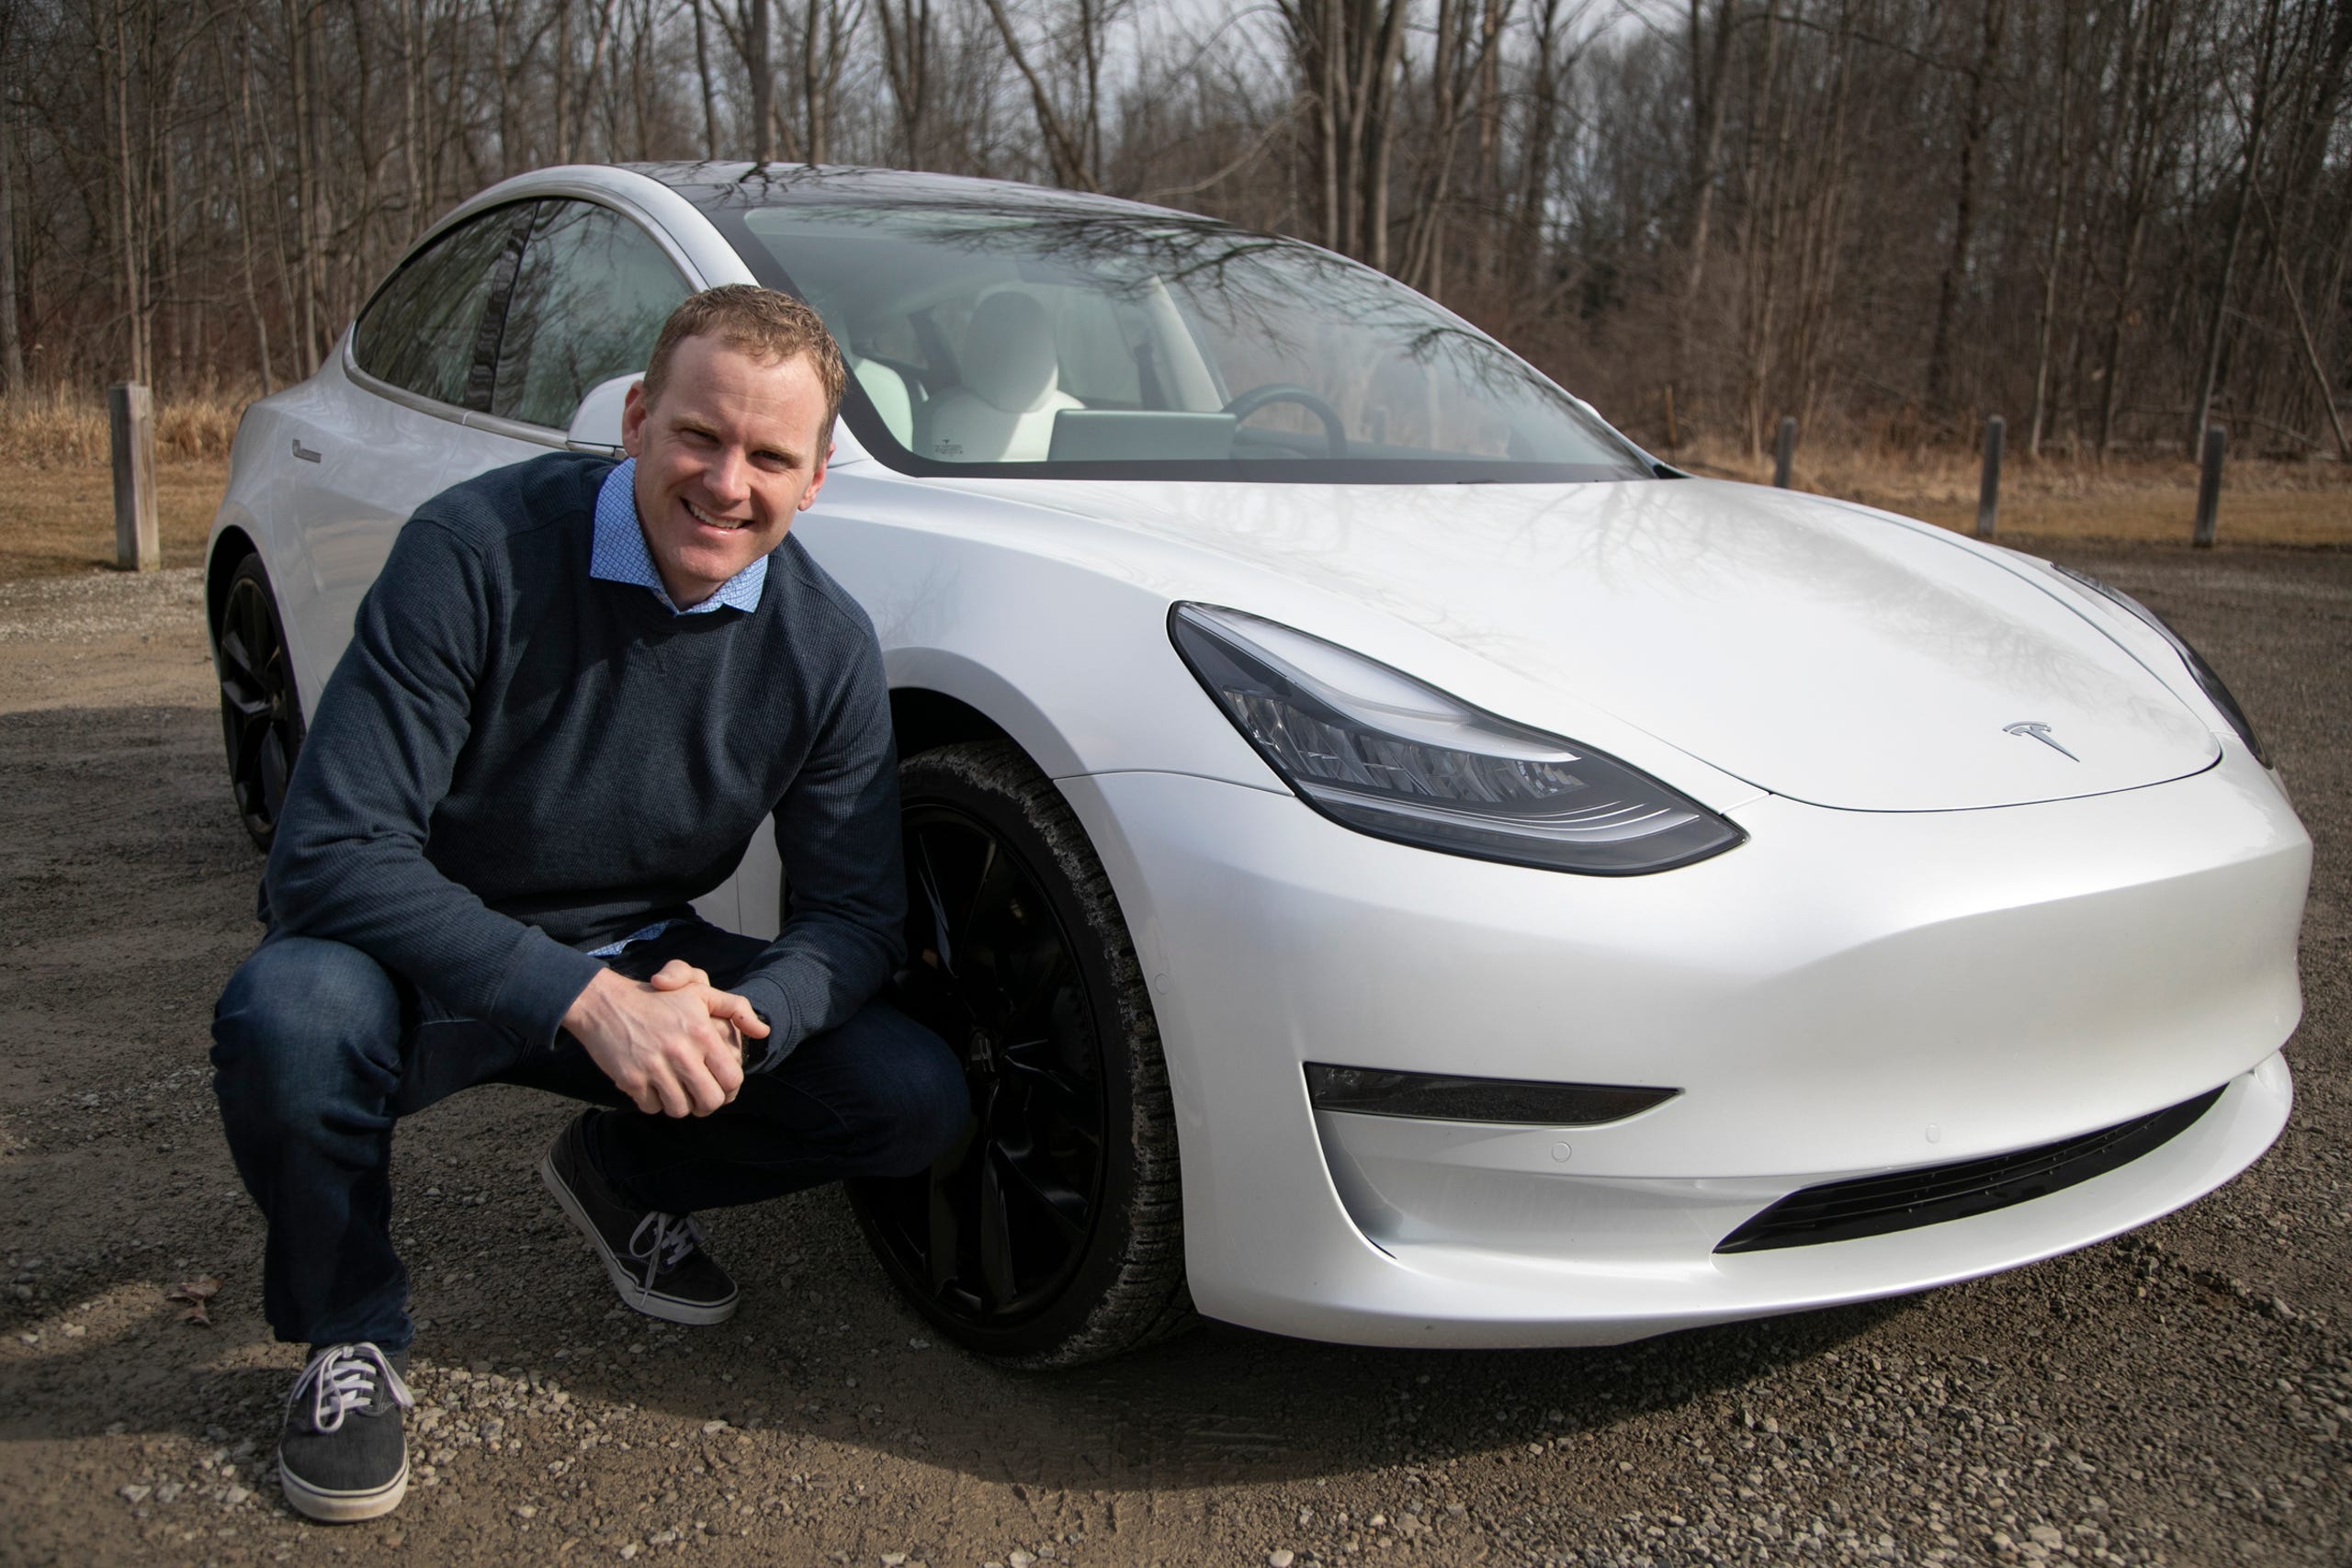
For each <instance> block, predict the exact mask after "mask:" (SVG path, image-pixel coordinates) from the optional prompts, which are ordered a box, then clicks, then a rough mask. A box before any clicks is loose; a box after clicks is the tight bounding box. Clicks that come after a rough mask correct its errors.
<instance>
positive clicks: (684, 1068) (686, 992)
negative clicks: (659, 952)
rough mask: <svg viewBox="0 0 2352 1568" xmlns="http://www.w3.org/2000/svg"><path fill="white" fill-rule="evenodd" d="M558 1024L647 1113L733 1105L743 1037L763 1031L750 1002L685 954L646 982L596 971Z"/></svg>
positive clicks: (699, 1111) (703, 1112) (702, 1111)
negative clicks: (720, 984) (716, 981)
mask: <svg viewBox="0 0 2352 1568" xmlns="http://www.w3.org/2000/svg"><path fill="white" fill-rule="evenodd" d="M563 1027H564V1028H565V1029H567V1030H569V1031H570V1032H571V1036H572V1038H573V1039H575V1040H577V1041H579V1042H580V1043H581V1044H582V1046H583V1047H585V1048H586V1050H587V1052H588V1056H589V1059H590V1060H591V1061H593V1062H594V1063H595V1064H596V1066H598V1067H599V1068H600V1069H602V1071H603V1072H604V1075H605V1077H608V1078H610V1079H612V1080H613V1083H614V1086H615V1087H616V1088H617V1089H619V1090H620V1091H621V1092H622V1093H623V1094H625V1095H627V1096H628V1098H629V1100H631V1101H632V1102H634V1103H635V1105H636V1106H637V1108H638V1109H639V1111H644V1112H645V1113H646V1114H647V1115H649V1116H651V1115H662V1116H707V1115H709V1114H710V1113H711V1112H712V1111H716V1110H718V1108H719V1107H720V1106H722V1105H727V1104H729V1103H731V1102H732V1101H733V1100H734V1099H735V1095H736V1092H737V1091H738V1090H740V1089H741V1088H742V1087H743V1041H744V1039H745V1038H746V1037H749V1038H751V1039H753V1040H763V1039H765V1038H766V1037H767V1032H768V1026H767V1025H766V1024H765V1023H763V1022H762V1021H760V1015H759V1014H758V1013H757V1012H754V1011H753V1010H752V1004H751V1003H750V1002H748V1001H746V1000H744V999H743V998H741V997H739V996H737V995H735V994H734V993H733V992H732V991H722V990H719V989H718V987H715V986H713V985H712V984H711V983H710V976H708V975H707V974H705V973H704V972H703V971H702V970H700V969H697V968H695V966H694V965H693V964H689V963H687V962H686V961H685V960H684V959H683V958H673V959H672V960H670V962H669V963H667V964H663V965H662V967H661V968H660V969H659V970H658V971H656V972H655V974H654V975H653V976H652V977H651V978H650V979H646V980H631V979H629V978H628V977H627V976H621V975H616V974H615V973H614V972H613V971H612V970H610V969H602V970H599V971H598V972H597V974H596V977H595V978H594V980H591V981H590V982H589V983H588V987H587V989H585V990H583V991H582V992H581V993H580V995H579V996H578V997H577V998H573V1000H572V1003H571V1008H570V1009H569V1010H566V1011H565V1013H564V1015H563Z"/></svg>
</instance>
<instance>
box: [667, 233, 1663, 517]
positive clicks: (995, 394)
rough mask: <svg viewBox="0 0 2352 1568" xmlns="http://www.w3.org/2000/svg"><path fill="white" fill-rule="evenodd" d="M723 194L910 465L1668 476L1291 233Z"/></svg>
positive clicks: (1394, 289) (1486, 347)
mask: <svg viewBox="0 0 2352 1568" xmlns="http://www.w3.org/2000/svg"><path fill="white" fill-rule="evenodd" d="M714 216H718V214H714ZM725 218H726V219H727V220H732V221H724V220H723V221H724V226H725V227H728V228H729V229H736V230H737V234H736V243H737V245H738V248H739V249H741V250H742V251H744V252H745V254H746V258H747V259H748V260H749V261H751V262H752V266H753V270H754V271H755V272H758V273H761V274H763V280H764V281H768V282H771V283H774V284H775V285H776V286H778V287H782V288H788V289H790V290H791V291H793V292H794V293H797V294H798V295H800V296H801V297H802V298H803V299H807V300H808V301H809V303H810V304H811V305H813V306H815V307H816V309H817V310H818V312H819V313H820V314H821V315H822V316H823V317H824V319H825V323H826V325H827V326H829V327H830V328H831V330H832V333H833V335H834V337H835V338H837V339H838V340H840V342H841V344H842V348H843V350H844V351H845V353H846V355H847V356H848V359H849V362H850V367H851V373H852V378H853V381H854V387H853V389H852V392H851V394H850V396H849V397H848V399H847V400H846V401H845V411H846V412H847V413H848V415H849V417H850V423H851V427H852V428H853V429H854V431H855V432H856V433H857V435H858V437H859V439H860V440H862V441H863V442H865V445H866V446H867V447H868V448H869V449H870V450H872V451H873V452H874V453H875V454H876V456H877V457H881V458H882V459H883V460H884V461H886V462H888V463H890V464H891V465H892V466H894V467H898V468H906V469H909V470H911V471H914V472H919V473H972V472H989V473H1008V474H1009V473H1012V472H1019V473H1023V474H1026V475H1034V476H1038V477H1046V478H1053V477H1072V478H1110V479H1120V478H1138V479H1141V478H1173V479H1234V478H1247V479H1303V480H1315V481H1319V482H1363V481H1370V482H1382V481H1388V482H1428V481H1432V480H1520V481H1553V482H1556V481H1559V480H1563V479H1636V478H1648V477H1651V476H1652V474H1653V470H1652V469H1651V468H1650V467H1649V465H1648V463H1647V462H1646V461H1645V459H1644V458H1643V457H1642V456H1641V454H1640V453H1639V452H1637V451H1636V450H1634V448H1633V447H1632V446H1630V445H1629V444H1628V443H1627V442H1626V441H1625V440H1624V439H1623V437H1622V436H1620V435H1618V434H1616V433H1615V432H1614V431H1612V430H1611V429H1610V428H1609V427H1608V426H1607V425H1606V424H1604V423H1602V422H1601V421H1600V420H1599V419H1598V418H1596V417H1595V416H1594V415H1593V414H1591V413H1590V412H1589V411H1587V410H1586V409H1585V408H1583V406H1582V405H1580V404H1578V403H1577V401H1576V400H1574V399H1571V398H1569V397H1567V396H1566V394H1565V393H1563V392H1561V391H1560V389H1558V388H1556V387H1555V386H1553V385H1552V384H1551V383H1550V382H1549V381H1547V380H1545V379H1544V378H1543V377H1542V376H1541V375H1539V374H1538V373H1537V372H1536V371H1535V370H1534V369H1532V367H1529V366H1528V365H1527V364H1526V363H1525V362H1524V361H1522V360H1521V359H1520V358H1518V357H1517V356H1516V355H1513V354H1511V353H1510V351H1509V350H1508V349H1505V348H1504V347H1502V346H1501V345H1500V344H1498V343H1496V342H1495V341H1494V340H1493V339H1492V338H1489V337H1487V336H1486V335H1485V334H1484V333H1480V332H1478V331H1477V330H1476V329H1475V328H1473V327H1471V326H1469V325H1467V324H1466V323H1464V322H1463V321H1459V320H1457V319H1455V318H1454V317H1453V316H1451V315H1448V314H1447V313H1446V312H1445V311H1443V310H1440V309H1439V308H1438V307H1436V306H1435V305H1432V304H1431V303H1430V301H1428V300H1427V299H1422V298H1421V297H1420V296H1419V295H1418V294H1415V293H1414V292H1412V291H1411V290H1410V289H1408V288H1404V287H1403V286H1401V285H1399V284H1397V283H1395V282H1393V281H1392V280H1390V279H1389V278H1387V277H1385V276H1382V275H1381V274H1379V273H1377V272H1374V271H1373V270H1372V269H1370V268H1368V267H1364V266H1361V265H1357V264H1355V263H1353V262H1351V261H1347V260H1345V259H1343V258H1341V257H1340V256H1336V255H1333V254H1330V253H1329V252H1327V251H1322V250H1318V249H1317V248H1315V247H1314V246H1312V245H1306V244H1302V243H1298V242H1295V241H1291V240H1283V239H1276V238H1271V237H1268V236H1265V235H1259V234H1250V233H1245V232H1242V231H1238V230H1234V229H1230V228H1227V227H1226V226H1225V225H1223V224H1220V223H1216V222H1213V221H1211V220H1206V219H1193V218H1187V217H1183V216H1181V215H1178V214H1172V213H1171V214H1158V213H1138V214H1136V215H1133V216H1129V215H1126V214H1123V213H1116V212H1109V213H1106V212H1105V211H1104V210H1103V209H1100V208H1094V207H1072V208H1069V209H1059V208H1054V207H1044V208H1042V209H1041V208H1038V207H1024V206H1017V205H1006V206H1003V207H1000V208H989V207H981V206H977V205H956V206H944V207H933V206H883V205H863V204H845V203H830V202H814V203H795V204H791V205H786V206H775V207H762V208H753V209H749V210H742V209H737V210H736V211H733V212H729V213H728V214H726V215H725ZM738 225H740V229H738Z"/></svg>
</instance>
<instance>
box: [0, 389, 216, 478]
mask: <svg viewBox="0 0 2352 1568" xmlns="http://www.w3.org/2000/svg"><path fill="white" fill-rule="evenodd" d="M251 401H252V399H251V398H232V397H225V396H223V397H207V398H176V399H174V400H171V401H169V402H166V403H163V404H160V405H158V406H157V408H156V410H155V456H156V457H157V459H158V460H160V461H164V462H169V461H173V460H175V459H189V460H193V459H199V458H226V457H228V456H229V443H230V441H231V439H232V438H233V437H234V436H235V435H236V434H237V420H238V418H239V416H241V415H242V414H243V412H245V405H246V404H247V403H249V402H251ZM106 461H107V405H106V400H105V398H104V397H103V396H96V397H91V396H81V397H76V396H72V395H69V394H67V393H66V392H64V391H63V390H62V389H51V390H49V391H47V392H29V393H25V394H23V395H20V396H17V397H13V398H0V464H5V465H6V466H7V467H8V468H19V467H22V468H77V467H82V466H85V465H88V464H92V463H99V464H103V463H105V462H106Z"/></svg>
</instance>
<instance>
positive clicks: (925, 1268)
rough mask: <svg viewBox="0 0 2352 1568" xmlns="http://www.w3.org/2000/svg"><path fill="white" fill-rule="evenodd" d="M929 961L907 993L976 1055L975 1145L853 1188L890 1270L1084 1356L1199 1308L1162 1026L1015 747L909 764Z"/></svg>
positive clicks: (991, 1322) (899, 993)
mask: <svg viewBox="0 0 2352 1568" xmlns="http://www.w3.org/2000/svg"><path fill="white" fill-rule="evenodd" d="M899 793H900V797H901V801H902V809H903V812H904V817H903V821H904V825H905V841H906V856H907V898H908V913H907V945H908V950H909V953H910V959H909V963H908V966H907V968H906V970H904V971H903V972H902V973H901V974H900V975H899V979H898V983H897V986H896V988H895V991H894V999H895V1000H896V1002H897V1004H898V1005H899V1007H900V1008H901V1009H903V1010H905V1011H906V1012H908V1013H909V1014H910V1016H912V1017H914V1018H917V1019H919V1020H921V1021H922V1022H923V1023H924V1024H926V1025H928V1026H929V1027H930V1028H931V1029H933V1031H934V1032H937V1033H938V1034H939V1035H940V1036H941V1037H942V1038H943V1039H944V1040H946V1041H947V1043H949V1045H950V1046H952V1047H953V1048H954V1049H955V1051H956V1054H957V1055H958V1056H959V1057H961V1058H962V1061H963V1064H964V1072H965V1077H966V1079H967V1082H968V1083H969V1085H970V1087H971V1092H972V1121H971V1122H970V1123H968V1125H967V1131H966V1134H965V1136H964V1138H963V1139H962V1140H961V1141H959V1143H958V1144H957V1145H956V1147H955V1148H954V1149H952V1150H950V1151H949V1153H948V1154H947V1155H946V1156H944V1157H943V1158H942V1159H941V1160H940V1161H939V1162H938V1164H936V1165H935V1166H934V1167H933V1168H932V1169H930V1170H929V1171H927V1172H924V1173H922V1174H921V1175H918V1176H913V1177H908V1178H905V1179H899V1180H895V1181H864V1182H858V1183H854V1184H853V1187H852V1190H851V1199H852V1201H853V1203H854V1206H855V1208H856V1210H857V1214H858V1219H859V1221H860V1223H861V1224H863V1225H864V1227H865V1234H866V1239H867V1240H868V1242H870V1243H871V1244H872V1246H873V1247H874V1250H875V1252H876V1255H877V1256H878V1257H879V1258H881V1260H882V1263H883V1266H884V1268H885V1269H886V1270H887V1271H888V1273H889V1275H890V1277H891V1279H892V1280H894V1281H895V1282H896V1283H897V1285H898V1286H899V1289H900V1290H901V1291H903V1292H905V1293H906V1294H907V1295H908V1297H909V1298H910V1300H911V1301H912V1302H913V1303H914V1304H915V1305H916V1307H917V1308H919V1309H920V1310H921V1311H922V1314H923V1315H924V1316H926V1317H927V1318H929V1319H930V1320H931V1322H932V1323H933V1325H936V1326H937V1327H938V1328H939V1329H940V1330H941V1331H942V1332H943V1333H944V1334H945V1335H947V1336H948V1337H950V1338H953V1339H955V1340H956V1342H957V1343H959V1344H962V1345H964V1346H966V1347H967V1348H971V1349H974V1350H977V1351H979V1352H981V1353H982V1354H985V1355H988V1356H990V1357H993V1358H996V1359H1001V1360H1005V1361H1008V1362H1011V1363H1013V1364H1016V1365H1022V1366H1032V1367H1051V1366H1072V1365H1076V1364H1078V1363H1080V1362H1083V1361H1091V1360H1098V1359H1103V1358H1104V1357H1107V1356H1114V1355H1117V1354H1119V1353H1121V1352H1122V1351H1125V1350H1128V1349H1132V1348H1136V1347H1137V1346H1139V1345H1143V1344H1146V1343H1148V1342H1149V1341H1151V1340H1154V1339H1157V1338H1160V1337H1164V1336H1165V1335H1168V1334H1170V1333H1172V1332H1174V1331H1176V1330H1178V1329H1180V1328H1182V1327H1183V1326H1185V1325H1188V1324H1189V1323H1191V1322H1192V1321H1193V1314H1192V1303H1191V1298H1190V1297H1189V1295H1187V1293H1186V1292H1185V1289H1184V1256H1183V1254H1184V1245H1183V1224H1182V1206H1181V1201H1180V1196H1179V1192H1178V1177H1177V1159H1176V1132H1175V1122H1174V1117H1173V1113H1172V1111H1171V1109H1170V1100H1169V1093H1168V1077H1167V1070H1166V1067H1165V1066H1164V1065H1163V1064H1162V1062H1161V1060H1160V1056H1159V1032H1158V1029H1157V1027H1156V1026H1155V1024H1154V1022H1153V1020H1152V1013H1151V1004H1150V1000H1149V998H1148V996H1147V994H1146V992H1145V988H1144V983H1143V976H1142V972H1141V971H1140V969H1139V968H1138V967H1137V965H1136V957H1135V952H1134V948H1133V946H1132V944H1131V943H1130V942H1129V941H1128V938H1127V932H1126V927H1125V922H1124V921H1122V920H1121V919H1120V917H1119V910H1118V904H1117V900H1116V899H1115V898H1114V897H1113V895H1112V892H1111V886H1110V882H1109V879H1108V878H1107V877H1105V876H1104V875H1103V867H1102V864H1101V863H1100V862H1099V861H1098V860H1096V858H1095V855H1094V852H1093V849H1092V847H1091V845H1089V844H1088V842H1087V840H1086V836H1085V833H1084V831H1083V830H1082V829H1080V826H1079V824H1078V820H1077V818H1075V817H1074V816H1073V815H1072V814H1071V812H1070V809H1069V805H1068V804H1067V803H1066V802H1065V801H1064V800H1063V799H1062V797H1061V794H1060V792H1059V791H1058V790H1057V789H1056V788H1055V787H1054V785H1053V784H1052V783H1051V782H1050V781H1049V780H1047V779H1046V776H1045V775H1044V774H1043V773H1039V772H1038V771H1037V769H1036V768H1035V766H1034V765H1032V764H1031V763H1030V761H1029V760H1028V759H1027V758H1026V757H1024V756H1023V755H1022V753H1021V752H1020V751H1019V750H1016V749H1015V748H1013V747H1012V746H1011V745H1008V744H1005V743H1001V742H988V743H968V744H958V745H955V746H948V747H943V748H941V749H939V750H934V751H927V752H924V753H922V754H921V755H919V756H915V757H911V758H909V759H908V760H907V761H905V762H903V763H902V764H901V765H900V767H899Z"/></svg>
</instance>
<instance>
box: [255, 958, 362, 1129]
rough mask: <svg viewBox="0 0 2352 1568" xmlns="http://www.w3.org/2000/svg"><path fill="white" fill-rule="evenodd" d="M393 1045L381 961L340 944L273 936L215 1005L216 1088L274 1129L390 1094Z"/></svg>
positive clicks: (310, 1120) (313, 1119)
mask: <svg viewBox="0 0 2352 1568" xmlns="http://www.w3.org/2000/svg"><path fill="white" fill-rule="evenodd" d="M400 1038H401V996H400V990H399V987H397V986H396V985H394V983H393V981H392V977H391V976H390V975H389V974H387V973H386V972H385V970H384V968H383V966H382V965H381V964H378V963H377V962H376V961H375V960H374V959H372V958H370V957H368V955H367V954H366V953H362V952H360V951H359V950H358V949H357V948H356V947H350V946H346V945H345V944H344V943H342V942H323V941H319V940H317V939H314V938H310V937H277V938H273V939H271V940H270V941H267V942H264V943H263V944H262V945H261V946H260V947H259V948H257V949H255V950H254V953H253V955H252V956H251V957H249V958H247V959H246V960H245V961H244V963H243V964H241V965H239V966H238V969H237V972H236V974H234V975H232V976H230V979H229V984H228V986H227V987H225V988H224V989H223V990H222V991H221V993H220V1000H219V1001H218V1002H217V1003H215V1004H214V1005H213V1009H212V1066H213V1080H212V1081H213V1089H214V1091H215V1092H216V1093H217V1094H218V1095H219V1096H220V1100H221V1102H222V1104H223V1106H224V1108H225V1107H227V1106H229V1105H230V1104H232V1103H233V1104H234V1105H235V1106H236V1107H237V1108H238V1109H239V1110H240V1111H243V1112H244V1113H245V1114H249V1115H259V1116H261V1117H263V1118H265V1119H266V1120H268V1121H270V1122H276V1123H277V1124H279V1125H280V1126H289V1127H290V1126H295V1125H300V1124H301V1123H303V1122H315V1121H316V1120H317V1119H318V1118H320V1117H321V1116H322V1114H324V1113H325V1112H327V1111H328V1110H329V1108H330V1107H332V1106H335V1105H338V1104H346V1103H349V1102H350V1100H352V1099H353V1098H354V1097H355V1096H356V1097H358V1098H361V1099H375V1098H380V1097H381V1096H382V1095H385V1094H388V1093H390V1090H391V1088H392V1086H393V1085H394V1084H395V1083H396V1082H397V1081H398V1079H399V1074H400V1063H399V1050H400Z"/></svg>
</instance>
